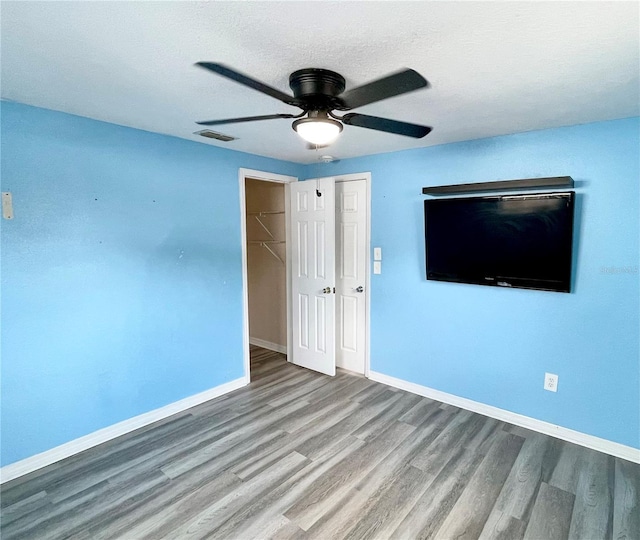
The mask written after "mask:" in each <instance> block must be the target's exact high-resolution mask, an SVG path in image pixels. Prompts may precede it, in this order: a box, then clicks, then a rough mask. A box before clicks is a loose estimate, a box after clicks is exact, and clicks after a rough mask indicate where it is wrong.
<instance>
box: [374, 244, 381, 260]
mask: <svg viewBox="0 0 640 540" xmlns="http://www.w3.org/2000/svg"><path fill="white" fill-rule="evenodd" d="M373 260H374V261H381V260H382V248H379V247H374V248H373Z"/></svg>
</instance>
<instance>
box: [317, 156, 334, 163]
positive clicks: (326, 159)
mask: <svg viewBox="0 0 640 540" xmlns="http://www.w3.org/2000/svg"><path fill="white" fill-rule="evenodd" d="M318 160H319V161H322V163H331V162H332V161H335V160H336V158H334V157H333V156H320V157H319V158H318Z"/></svg>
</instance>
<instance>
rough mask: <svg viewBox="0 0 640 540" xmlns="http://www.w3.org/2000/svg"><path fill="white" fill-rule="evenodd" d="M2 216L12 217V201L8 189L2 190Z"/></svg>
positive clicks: (5, 217)
mask: <svg viewBox="0 0 640 540" xmlns="http://www.w3.org/2000/svg"><path fill="white" fill-rule="evenodd" d="M2 217H3V218H4V219H13V202H12V200H11V193H10V192H9V191H3V192H2Z"/></svg>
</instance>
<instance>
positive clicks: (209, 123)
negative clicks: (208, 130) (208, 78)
mask: <svg viewBox="0 0 640 540" xmlns="http://www.w3.org/2000/svg"><path fill="white" fill-rule="evenodd" d="M276 118H299V116H298V115H295V114H267V115H264V116H245V117H244V118H227V119H225V120H205V121H203V122H196V124H200V125H201V126H217V125H219V124H239V123H240V122H255V121H256V120H275V119H276Z"/></svg>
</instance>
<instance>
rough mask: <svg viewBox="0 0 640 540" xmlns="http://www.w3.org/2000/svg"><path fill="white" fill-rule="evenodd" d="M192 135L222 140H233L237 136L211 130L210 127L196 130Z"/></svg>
mask: <svg viewBox="0 0 640 540" xmlns="http://www.w3.org/2000/svg"><path fill="white" fill-rule="evenodd" d="M194 135H200V136H201V137H206V138H207V139H216V140H218V141H223V142H229V141H235V140H236V139H237V137H232V136H231V135H225V134H224V133H218V132H216V131H211V130H210V129H203V130H201V131H196V132H195V133H194Z"/></svg>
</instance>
